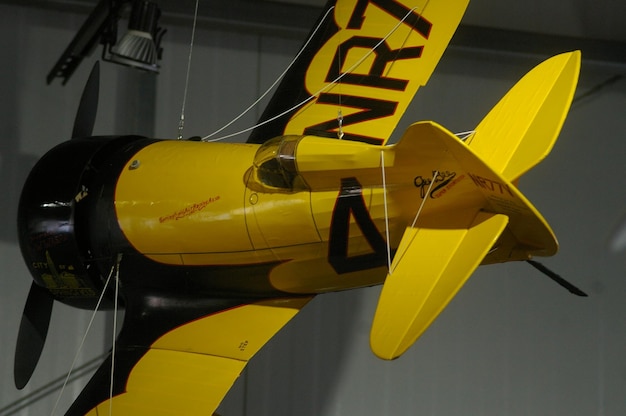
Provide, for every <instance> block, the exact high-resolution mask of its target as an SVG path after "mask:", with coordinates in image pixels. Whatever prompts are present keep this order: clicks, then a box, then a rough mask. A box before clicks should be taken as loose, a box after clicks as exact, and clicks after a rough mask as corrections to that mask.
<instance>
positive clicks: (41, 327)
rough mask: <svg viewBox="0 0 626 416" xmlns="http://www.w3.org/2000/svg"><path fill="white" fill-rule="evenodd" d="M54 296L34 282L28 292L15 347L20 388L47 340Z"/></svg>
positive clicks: (15, 374)
mask: <svg viewBox="0 0 626 416" xmlns="http://www.w3.org/2000/svg"><path fill="white" fill-rule="evenodd" d="M53 302H54V298H53V297H52V295H51V294H50V293H49V292H48V291H47V290H46V289H44V288H42V287H41V286H39V285H38V284H37V283H35V282H33V283H32V285H31V286H30V292H28V298H27V299H26V306H25V307H24V313H23V314H22V322H21V324H20V332H19V334H18V336H17V347H16V348H15V367H14V374H13V375H14V378H15V386H16V387H17V388H18V389H20V390H21V389H22V388H24V386H25V385H26V383H28V380H30V377H31V376H32V374H33V372H34V371H35V367H36V366H37V362H38V361H39V357H40V356H41V350H42V349H43V345H44V343H45V341H46V335H47V334H48V326H49V325H50V315H51V314H52V304H53Z"/></svg>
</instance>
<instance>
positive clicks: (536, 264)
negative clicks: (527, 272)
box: [526, 260, 588, 297]
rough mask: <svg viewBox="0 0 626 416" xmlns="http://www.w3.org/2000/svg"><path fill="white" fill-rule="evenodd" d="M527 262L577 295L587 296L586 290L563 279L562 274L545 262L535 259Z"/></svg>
mask: <svg viewBox="0 0 626 416" xmlns="http://www.w3.org/2000/svg"><path fill="white" fill-rule="evenodd" d="M526 262H527V263H528V264H530V265H531V266H533V267H534V268H535V269H537V270H539V271H540V272H541V273H543V274H545V275H546V276H548V277H549V278H550V279H552V280H554V281H555V282H557V283H558V284H559V285H561V286H563V287H564V288H565V289H567V290H569V291H570V292H571V293H573V294H575V295H577V296H585V297H586V296H588V295H587V294H586V293H585V292H583V291H582V290H580V289H579V288H577V287H576V286H574V285H573V284H571V283H570V282H568V281H567V280H565V279H563V278H562V277H561V276H559V275H558V274H556V273H554V272H553V271H552V270H550V269H548V268H547V267H546V266H544V265H543V264H541V263H539V262H537V261H534V260H526Z"/></svg>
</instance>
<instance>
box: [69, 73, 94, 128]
mask: <svg viewBox="0 0 626 416" xmlns="http://www.w3.org/2000/svg"><path fill="white" fill-rule="evenodd" d="M99 95H100V62H99V61H96V63H95V64H94V65H93V68H92V69H91V74H89V79H88V80H87V84H85V88H84V89H83V95H82V96H81V97H80V104H79V105H78V111H77V112H76V118H75V119H74V130H72V139H75V138H77V137H89V136H91V134H92V132H93V126H94V123H95V122H96V113H97V111H98V96H99Z"/></svg>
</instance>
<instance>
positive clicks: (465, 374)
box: [0, 5, 626, 416]
mask: <svg viewBox="0 0 626 416" xmlns="http://www.w3.org/2000/svg"><path fill="white" fill-rule="evenodd" d="M83 19H84V16H79V15H73V14H68V13H60V12H53V11H41V10H37V9H32V8H27V7H21V6H7V5H0V39H2V40H1V41H2V45H1V46H2V47H1V49H0V50H2V51H3V58H4V59H5V62H4V63H3V65H2V66H0V74H1V75H2V76H1V77H0V85H1V86H2V99H1V101H0V105H1V108H2V111H1V112H0V120H1V126H2V131H3V135H2V137H1V138H0V146H1V147H0V172H1V175H2V176H1V182H0V190H1V192H2V199H1V201H0V215H1V217H2V220H1V222H0V224H1V225H0V231H1V234H0V237H1V238H2V240H1V241H0V273H1V275H0V282H2V290H1V291H0V297H1V300H0V310H1V311H2V314H1V316H2V320H1V322H0V334H1V335H0V336H1V337H2V342H0V357H1V358H0V360H1V361H0V376H1V380H2V381H1V382H0V415H1V416H5V415H8V414H21V415H41V414H49V413H50V410H51V408H52V407H53V406H54V402H55V401H56V394H51V395H49V396H46V397H43V398H41V399H40V400H36V401H34V403H32V404H31V405H30V406H29V407H28V409H22V410H19V412H14V410H15V409H17V408H19V406H20V405H21V404H22V403H26V402H27V401H30V400H31V399H35V397H32V396H29V394H32V393H33V392H35V391H36V390H37V389H38V388H40V387H42V386H45V385H46V384H47V383H50V382H51V381H53V380H55V379H57V378H58V377H60V376H61V375H62V374H63V373H64V372H66V371H67V370H68V368H69V365H70V363H71V361H72V358H73V355H74V352H75V351H76V349H77V347H78V345H79V343H80V339H81V337H82V335H83V331H84V328H85V327H86V325H87V322H88V320H89V317H90V314H89V313H88V312H84V311H76V310H72V309H70V308H66V307H56V308H55V312H54V316H53V319H52V325H51V328H50V336H49V339H48V342H47V345H46V347H45V349H44V353H43V356H42V359H41V361H40V365H39V367H38V369H37V370H36V372H35V374H34V376H33V380H31V383H30V384H29V386H28V387H27V388H26V389H25V390H24V391H17V390H16V389H15V388H14V387H13V381H12V373H13V370H12V368H13V365H12V361H13V354H14V348H15V339H16V335H17V329H18V327H19V319H20V316H21V313H22V308H23V305H24V302H25V299H26V294H27V291H28V287H29V285H30V280H29V276H28V272H27V270H26V268H25V266H24V265H23V261H22V260H21V257H20V255H19V249H18V247H17V243H16V238H15V206H16V204H17V198H18V197H19V190H20V189H21V184H22V182H23V180H24V178H25V175H26V174H27V172H28V170H29V169H30V166H32V164H33V163H34V161H35V160H36V159H37V158H38V157H39V156H41V155H42V154H43V153H44V152H45V151H46V150H48V149H49V148H50V147H52V146H53V145H55V144H57V143H59V142H61V141H63V140H65V139H66V138H68V137H69V135H70V132H71V127H72V124H73V118H74V113H75V111H76V107H77V103H78V99H79V97H80V91H81V90H82V87H83V85H84V82H85V80H86V77H87V75H88V72H89V69H90V67H91V62H92V61H93V59H92V60H90V61H89V62H85V63H83V65H82V66H81V67H80V68H79V69H78V71H77V72H76V74H75V75H74V77H73V78H72V79H71V80H70V82H69V83H68V84H67V85H66V86H64V87H61V86H60V85H59V83H58V81H57V82H55V83H54V85H52V86H46V85H45V75H46V73H47V71H48V70H49V69H50V68H51V66H52V64H53V63H54V62H55V60H56V59H57V57H58V56H59V55H60V53H61V51H62V50H63V49H64V48H65V46H66V45H67V43H68V42H69V40H70V39H71V37H72V36H73V34H74V33H75V32H76V30H77V29H78V27H79V26H80V24H81V23H82V21H83ZM189 36H190V28H188V27H170V28H169V32H168V34H167V35H166V38H165V41H164V45H163V46H164V48H165V55H164V60H163V61H162V66H163V68H162V71H161V74H160V75H159V76H158V78H157V80H156V85H157V87H156V88H157V89H156V97H157V103H156V108H155V114H156V122H155V126H154V133H155V135H156V136H158V137H174V136H175V135H176V134H177V129H178V119H179V116H180V108H181V103H182V95H183V86H184V77H185V70H186V63H187V54H188V48H189V45H188V42H189ZM196 40H197V43H196V45H195V46H194V55H193V61H192V64H193V67H192V71H191V86H190V90H189V93H188V101H187V104H186V124H185V130H184V134H185V136H192V135H205V134H209V133H211V132H213V131H214V130H215V129H217V128H219V127H220V126H222V125H223V124H225V123H226V122H228V121H229V120H230V119H231V118H232V117H234V116H236V115H237V114H239V112H240V111H241V110H243V109H245V107H247V106H248V104H250V103H251V102H252V101H253V100H254V99H255V98H256V97H257V96H258V94H260V92H262V91H263V90H264V89H265V88H266V87H267V86H268V85H269V84H271V82H273V80H274V77H275V76H276V75H278V74H279V73H280V72H281V71H282V70H283V68H284V67H285V66H286V65H287V64H288V62H289V61H290V60H291V58H292V57H293V54H294V53H295V52H296V50H297V48H298V46H299V44H300V42H301V40H300V39H285V38H279V37H272V36H268V35H264V36H260V35H256V34H246V33H240V32H224V31H221V32H218V31H210V30H205V29H203V30H200V31H199V32H198V34H197V37H196ZM98 54H99V51H98V52H96V53H95V54H94V57H96V56H97V55H98ZM540 60H541V58H540V57H515V56H506V55H495V54H493V55H491V54H484V53H483V54H476V53H475V52H472V51H466V50H458V49H452V48H451V49H450V50H449V51H448V52H447V53H446V55H445V57H444V59H443V60H442V62H441V64H440V66H439V67H438V69H437V72H436V74H435V75H434V76H433V78H432V79H431V82H430V83H429V85H428V86H427V87H425V88H423V89H422V90H421V91H420V92H419V93H418V98H417V99H416V101H415V102H414V103H413V105H412V106H411V107H410V108H409V110H408V111H407V117H406V118H405V119H406V120H405V121H404V125H405V126H406V125H407V124H408V123H409V122H411V121H415V120H422V119H434V120H436V121H438V122H441V123H442V124H443V125H445V126H448V127H449V128H450V129H451V130H453V131H460V130H467V129H471V128H472V127H473V126H474V125H476V124H477V123H478V121H479V120H480V118H481V117H482V115H484V114H485V113H486V112H487V111H488V109H489V108H490V107H491V106H492V105H493V104H495V102H496V101H497V99H498V98H499V97H500V96H501V95H503V94H504V92H505V91H506V90H507V89H508V88H509V87H510V86H512V85H513V83H514V82H515V81H516V80H517V79H518V78H519V77H520V76H521V75H523V73H525V72H526V71H527V70H529V69H530V68H531V67H532V66H533V65H535V64H536V63H538V62H539V61H540ZM102 70H103V84H104V86H103V88H102V97H101V104H100V111H99V117H98V120H97V124H96V128H95V133H96V134H110V133H126V131H119V127H120V125H121V124H123V123H121V122H120V121H119V118H120V117H121V116H120V114H119V113H118V112H116V106H118V105H119V103H120V101H121V100H124V98H125V92H126V91H125V90H124V89H123V88H121V87H118V85H119V84H120V82H119V77H120V74H121V73H122V72H121V71H127V70H128V69H126V68H123V67H118V66H115V65H112V64H104V65H103V66H102ZM616 73H624V68H615V67H613V68H610V67H604V68H600V67H597V66H595V67H592V66H584V68H583V73H582V78H581V84H580V88H579V92H580V93H584V92H585V91H588V90H590V89H591V88H592V87H594V86H595V85H597V84H599V83H600V82H602V81H603V80H606V79H608V78H609V77H611V76H612V75H614V74H616ZM625 105H626V81H624V80H622V81H620V82H617V83H615V84H613V85H611V86H609V87H607V88H605V89H603V90H601V91H600V92H598V93H596V94H595V95H593V96H591V97H589V98H586V99H584V100H581V101H579V102H577V103H576V104H575V105H574V107H573V109H572V111H571V114H570V116H569V118H568V120H567V122H566V125H565V128H564V130H563V133H562V135H561V138H560V140H559V141H558V142H557V144H556V146H555V148H554V150H553V153H552V154H551V155H550V157H548V158H547V160H546V161H545V162H544V163H543V164H542V165H540V166H539V167H537V168H536V169H534V170H533V171H532V172H530V173H529V174H528V175H526V176H525V177H524V178H523V180H522V182H521V184H520V187H521V189H522V191H523V192H524V193H525V194H526V195H527V196H528V197H529V199H530V200H531V201H533V202H534V203H535V205H536V206H537V208H538V209H539V210H540V211H541V212H542V213H543V214H544V215H545V217H546V218H547V220H548V221H549V222H550V224H551V225H552V226H553V228H554V230H555V232H556V234H557V236H558V237H559V239H560V242H561V252H560V253H559V254H558V255H557V256H556V257H554V258H550V259H546V260H545V264H546V265H548V266H550V267H551V268H553V269H554V270H556V271H558V272H559V273H560V274H562V275H563V276H564V277H566V278H568V279H569V280H570V281H572V282H573V283H575V284H576V285H578V286H580V287H581V288H583V289H584V290H586V291H587V292H588V293H589V294H590V297H589V298H586V299H582V298H577V297H575V296H573V295H570V294H569V293H568V292H566V291H565V290H563V289H562V288H560V287H559V286H557V285H556V284H554V283H553V282H551V281H550V280H549V279H547V278H545V277H543V276H542V275H540V274H539V273H538V272H536V271H535V270H534V269H531V267H530V266H528V265H525V264H523V263H520V264H505V265H498V266H489V267H484V268H481V269H479V271H478V272H477V273H475V275H474V276H473V277H472V279H470V281H469V282H468V284H467V285H466V286H465V288H464V289H463V290H462V291H461V292H460V294H459V295H458V296H457V297H456V298H455V299H454V300H453V302H452V303H451V304H450V306H449V307H448V308H447V309H446V310H445V311H444V312H443V314H442V315H441V316H440V317H439V318H438V320H437V321H436V322H435V323H434V325H433V326H432V327H431V328H430V329H429V330H428V331H427V332H426V334H425V335H424V336H423V337H422V338H421V339H420V340H419V341H418V342H417V344H416V345H415V346H414V347H413V348H412V349H411V350H409V352H408V353H407V354H406V355H404V356H403V357H401V358H400V359H398V360H396V361H393V362H383V361H380V360H378V359H376V358H375V357H374V356H373V355H372V354H371V353H370V351H369V346H368V345H369V344H368V343H369V341H368V336H369V326H370V323H371V319H372V315H373V312H374V308H375V305H376V300H377V296H378V293H379V290H380V289H379V288H369V289H363V290H358V291H353V292H345V293H337V294H331V295H324V296H320V297H318V298H317V299H315V300H314V301H313V302H312V303H311V304H310V305H309V306H307V307H306V308H305V309H304V310H303V311H302V313H301V314H300V315H298V316H297V317H296V318H295V319H294V320H293V321H292V322H291V323H290V324H289V325H288V327H287V328H286V329H285V330H284V331H283V332H281V333H279V334H278V336H277V337H276V338H275V339H273V340H272V341H271V342H270V343H269V344H268V346H267V347H266V348H265V349H264V350H262V351H261V353H259V355H258V356H257V357H256V358H255V359H254V360H253V362H252V363H251V364H250V366H249V368H248V370H247V371H246V372H245V374H244V376H243V377H241V378H240V380H239V381H238V382H237V385H236V387H235V389H233V391H232V392H231V394H230V395H229V396H228V397H227V399H226V401H225V403H224V404H223V406H222V408H221V409H220V412H221V413H222V414H227V415H270V414H272V415H274V414H280V415H288V414H299V415H311V416H313V415H329V416H330V415H348V414H365V415H396V414H421V415H501V414H507V415H556V414H567V415H590V414H594V415H619V414H626V400H625V398H626V358H625V356H624V353H623V352H624V351H625V350H626V331H625V328H626V306H625V304H624V302H623V299H624V298H625V297H626V281H625V279H624V274H625V271H626V254H625V253H623V252H622V253H611V252H609V251H608V250H607V238H608V236H609V235H610V233H611V230H612V229H613V227H615V226H616V225H617V222H618V221H619V219H620V218H621V216H622V215H623V214H624V213H625V212H626V191H625V190H624V189H625V187H624V185H623V183H622V182H623V180H622V178H623V177H624V176H625V175H626V163H625V156H626V134H625V133H626V119H625V118H624V117H623V116H622V114H621V112H622V111H623V108H624V106H625ZM258 114H259V112H258V111H254V112H252V113H251V114H250V115H247V116H245V117H243V118H242V120H240V122H238V123H236V126H235V127H234V128H233V129H232V130H229V131H233V130H238V129H240V128H245V127H247V126H249V125H251V124H252V123H253V122H254V120H256V118H257V116H258ZM149 133H152V132H148V134H149ZM105 321H106V318H105V317H104V316H100V317H98V318H97V321H96V326H95V328H94V329H93V330H92V334H91V336H90V337H89V339H88V341H87V345H86V347H85V349H84V350H83V352H82V354H81V356H80V360H79V365H80V363H84V362H86V361H89V360H90V359H92V358H94V357H96V356H97V355H99V354H101V353H102V352H104V351H106V348H107V346H106V345H107V344H108V343H110V341H109V338H110V335H109V334H105V327H106V326H107V325H106V324H105ZM85 382H86V380H85V379H84V378H83V379H80V380H78V381H76V382H74V383H72V384H71V385H70V386H69V389H68V391H67V392H66V394H65V395H64V397H63V398H62V400H61V403H60V405H59V411H58V412H57V413H56V414H62V413H63V411H64V410H65V409H66V408H67V406H68V405H69V402H70V401H71V398H72V396H74V395H76V394H78V392H79V391H80V389H81V386H82V385H83V384H84V383H85Z"/></svg>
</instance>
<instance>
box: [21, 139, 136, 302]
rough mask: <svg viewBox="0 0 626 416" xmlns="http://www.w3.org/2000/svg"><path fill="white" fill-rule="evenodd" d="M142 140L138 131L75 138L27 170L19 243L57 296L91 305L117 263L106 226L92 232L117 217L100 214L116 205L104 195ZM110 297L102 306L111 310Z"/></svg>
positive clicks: (38, 275) (37, 278)
mask: <svg viewBox="0 0 626 416" xmlns="http://www.w3.org/2000/svg"><path fill="white" fill-rule="evenodd" d="M144 141H145V139H143V138H140V137H135V136H125V137H97V138H89V139H74V140H71V141H68V142H64V143H61V144H60V145H58V146H56V147H55V148H53V149H52V150H50V151H49V152H48V153H47V154H46V155H44V156H43V157H42V158H41V159H40V160H39V161H38V162H37V164H36V165H35V166H34V168H33V169H32V171H31V172H30V174H29V176H28V178H27V180H26V182H25V184H24V188H23V190H22V195H21V198H20V203H19V210H18V236H19V242H20V248H21V250H22V255H23V257H24V259H25V261H26V265H27V267H28V268H29V270H30V272H31V274H32V276H33V278H34V279H35V281H36V282H37V284H39V285H40V286H43V287H45V288H46V289H48V290H49V291H50V293H51V294H52V295H53V296H54V298H55V299H56V300H59V301H61V302H63V303H66V304H68V305H71V306H74V307H79V308H85V309H93V308H94V307H95V305H96V303H97V301H98V298H99V296H100V293H101V292H102V288H103V286H104V282H105V281H106V278H107V276H108V274H109V272H110V270H111V268H112V265H113V264H114V261H115V260H114V259H113V256H114V255H113V254H111V253H112V251H113V250H114V248H113V247H111V241H110V236H108V235H107V233H106V230H104V232H100V234H101V235H94V230H97V227H94V224H93V222H94V221H112V220H114V215H104V217H106V218H102V217H103V215H102V214H103V212H106V211H111V210H112V209H113V207H112V205H111V204H112V203H111V199H108V201H105V200H104V199H103V198H102V196H103V194H104V193H106V192H107V189H112V188H114V186H115V180H116V179H117V177H118V173H119V169H121V167H122V166H123V165H124V164H125V163H126V162H127V161H128V159H129V158H130V157H132V155H133V154H134V150H135V149H136V148H137V147H141V146H142V145H145V144H139V143H140V142H144ZM107 204H108V205H107ZM103 205H106V206H105V207H103ZM98 216H100V218H98ZM94 219H96V220H94ZM96 234H97V232H96ZM94 242H96V244H95V245H96V246H94ZM112 300H113V297H112V294H111V293H109V294H108V296H106V297H105V298H104V299H103V303H102V305H101V308H109V307H111V306H112V304H113V302H112Z"/></svg>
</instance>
